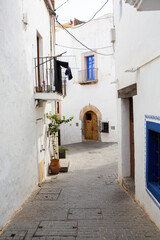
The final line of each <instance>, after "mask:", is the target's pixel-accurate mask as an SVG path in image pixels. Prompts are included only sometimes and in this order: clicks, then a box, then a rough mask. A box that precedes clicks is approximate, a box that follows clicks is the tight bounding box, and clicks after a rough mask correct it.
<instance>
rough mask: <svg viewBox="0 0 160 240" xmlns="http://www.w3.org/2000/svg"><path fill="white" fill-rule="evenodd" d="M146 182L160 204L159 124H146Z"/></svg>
mask: <svg viewBox="0 0 160 240" xmlns="http://www.w3.org/2000/svg"><path fill="white" fill-rule="evenodd" d="M146 140H147V145H146V148H147V149H146V150H147V154H146V158H147V159H146V182H147V188H148V190H149V191H150V192H151V193H152V194H153V196H154V197H155V198H156V199H157V201H158V202H160V124H158V123H155V122H147V123H146Z"/></svg>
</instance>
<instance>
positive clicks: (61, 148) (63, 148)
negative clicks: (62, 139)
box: [59, 146, 69, 152]
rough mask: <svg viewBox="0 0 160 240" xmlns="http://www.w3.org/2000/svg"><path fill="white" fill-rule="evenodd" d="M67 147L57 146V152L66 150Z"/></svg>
mask: <svg viewBox="0 0 160 240" xmlns="http://www.w3.org/2000/svg"><path fill="white" fill-rule="evenodd" d="M68 150H69V149H68V148H67V147H64V146H59V152H63V151H68Z"/></svg>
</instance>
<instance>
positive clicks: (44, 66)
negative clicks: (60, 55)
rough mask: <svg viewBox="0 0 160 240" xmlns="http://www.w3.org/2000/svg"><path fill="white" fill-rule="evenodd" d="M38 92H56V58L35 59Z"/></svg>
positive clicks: (36, 88)
mask: <svg viewBox="0 0 160 240" xmlns="http://www.w3.org/2000/svg"><path fill="white" fill-rule="evenodd" d="M34 65H35V90H36V92H52V91H54V90H55V89H54V58H53V57H39V58H34Z"/></svg>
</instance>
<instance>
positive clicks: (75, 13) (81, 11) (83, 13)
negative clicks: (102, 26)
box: [55, 0, 112, 23]
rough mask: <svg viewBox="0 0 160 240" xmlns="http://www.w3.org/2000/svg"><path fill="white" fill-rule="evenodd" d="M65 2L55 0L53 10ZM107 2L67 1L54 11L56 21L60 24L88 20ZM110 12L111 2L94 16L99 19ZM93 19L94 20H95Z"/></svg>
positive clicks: (110, 0)
mask: <svg viewBox="0 0 160 240" xmlns="http://www.w3.org/2000/svg"><path fill="white" fill-rule="evenodd" d="M66 1H67V0H55V8H58V7H59V6H60V5H62V4H63V3H65V2H66ZM106 1H107V0H68V1H67V2H66V3H65V4H64V5H63V6H61V7H60V8H59V9H57V10H56V14H57V15H58V21H59V22H60V23H64V22H68V21H69V20H70V19H71V20H73V19H74V18H78V19H79V20H83V21H87V20H89V19H90V18H91V17H92V16H93V15H94V14H95V13H96V12H97V11H98V10H99V9H100V8H101V7H102V6H103V4H104V3H105V2H106ZM110 12H112V0H108V3H107V4H106V5H105V6H104V8H103V9H102V10H101V11H100V12H99V13H98V14H97V15H96V17H100V16H102V15H104V14H106V13H110ZM96 17H95V18H96Z"/></svg>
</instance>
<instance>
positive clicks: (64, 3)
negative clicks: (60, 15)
mask: <svg viewBox="0 0 160 240" xmlns="http://www.w3.org/2000/svg"><path fill="white" fill-rule="evenodd" d="M68 1H69V0H67V1H65V2H64V3H62V4H61V5H60V6H59V7H57V8H56V9H54V11H56V10H57V9H59V8H60V7H62V6H63V5H64V4H66V3H67V2H68Z"/></svg>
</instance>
